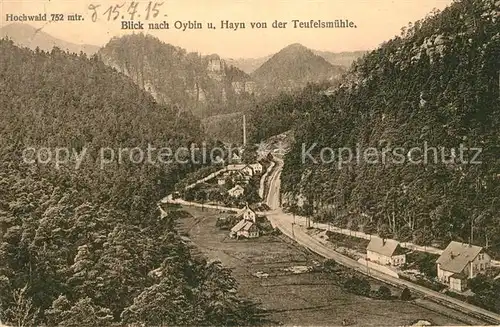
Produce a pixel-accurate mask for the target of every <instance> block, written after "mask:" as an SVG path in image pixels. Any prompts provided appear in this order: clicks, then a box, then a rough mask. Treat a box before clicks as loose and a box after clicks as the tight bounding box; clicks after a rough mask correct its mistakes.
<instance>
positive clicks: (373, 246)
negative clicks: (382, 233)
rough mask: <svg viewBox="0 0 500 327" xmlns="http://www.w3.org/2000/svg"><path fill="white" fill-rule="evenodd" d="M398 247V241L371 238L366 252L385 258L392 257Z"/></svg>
mask: <svg viewBox="0 0 500 327" xmlns="http://www.w3.org/2000/svg"><path fill="white" fill-rule="evenodd" d="M398 247H399V242H398V241H395V240H389V239H381V238H379V237H372V239H371V241H370V243H369V244H368V247H367V248H366V250H367V251H372V252H375V253H378V254H381V255H384V256H386V257H392V256H393V255H395V254H398V253H396V252H397V250H398Z"/></svg>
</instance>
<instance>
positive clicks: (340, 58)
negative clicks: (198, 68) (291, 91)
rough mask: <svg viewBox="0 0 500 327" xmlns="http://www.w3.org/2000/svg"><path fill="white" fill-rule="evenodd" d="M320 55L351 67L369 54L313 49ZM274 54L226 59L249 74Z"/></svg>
mask: <svg viewBox="0 0 500 327" xmlns="http://www.w3.org/2000/svg"><path fill="white" fill-rule="evenodd" d="M311 50H312V51H313V52H314V53H315V54H317V55H318V56H321V57H323V58H324V59H325V60H326V61H328V62H329V63H330V64H332V65H334V66H344V67H346V68H349V67H350V66H351V64H352V63H353V62H354V61H356V60H357V59H358V58H361V57H362V56H363V55H365V54H367V53H368V51H343V52H332V51H321V50H314V49H311ZM272 56H273V55H272V54H271V55H268V56H265V57H259V58H235V59H233V58H226V59H225V60H226V61H227V62H228V63H229V64H231V65H232V66H235V67H237V68H239V69H241V70H242V71H244V72H245V73H247V74H252V73H253V72H254V71H256V70H257V69H258V68H259V67H260V66H262V64H264V63H265V62H266V61H268V60H269V59H271V57H272Z"/></svg>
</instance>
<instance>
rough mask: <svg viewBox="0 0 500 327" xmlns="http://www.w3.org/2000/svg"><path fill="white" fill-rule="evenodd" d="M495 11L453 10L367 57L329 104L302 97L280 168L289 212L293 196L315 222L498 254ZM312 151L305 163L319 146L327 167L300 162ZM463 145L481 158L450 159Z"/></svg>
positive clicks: (499, 66)
mask: <svg viewBox="0 0 500 327" xmlns="http://www.w3.org/2000/svg"><path fill="white" fill-rule="evenodd" d="M499 12H500V2H499V1H498V0H495V1H492V0H480V1H472V0H464V1H457V2H455V3H453V4H452V5H451V6H450V7H449V8H446V9H445V10H443V12H440V13H434V14H432V15H429V16H428V17H426V18H425V19H423V20H421V21H418V22H415V23H413V24H410V25H409V26H408V27H407V28H405V32H404V33H403V35H401V36H400V37H396V38H394V39H392V40H390V41H388V42H386V43H385V44H384V45H382V46H381V47H380V48H379V49H377V50H375V51H372V52H371V53H370V54H369V55H367V56H366V57H365V58H364V59H363V60H362V61H360V62H359V63H357V64H356V65H355V66H354V67H353V69H352V71H351V72H350V73H349V75H348V78H347V79H346V80H344V82H343V85H342V87H341V88H340V89H339V90H337V91H336V92H335V93H334V94H333V95H331V96H330V97H328V96H321V95H311V98H310V99H311V100H310V101H309V102H307V105H308V107H307V108H306V107H304V108H302V112H304V114H302V115H300V117H299V118H297V119H296V120H295V122H296V123H297V126H296V128H295V130H296V133H295V138H296V143H295V145H294V148H293V150H292V152H291V153H290V154H289V155H288V156H287V158H286V164H285V167H284V170H283V175H282V178H283V181H282V187H283V191H284V192H285V194H284V198H285V199H288V204H289V205H292V204H293V203H294V198H295V197H296V196H298V195H299V194H301V195H304V196H305V197H306V198H307V199H308V201H306V207H307V208H305V209H304V210H306V212H308V214H313V213H314V215H316V219H318V220H329V221H332V222H333V223H335V224H337V225H340V226H350V227H352V228H366V229H367V230H369V229H370V230H373V229H375V230H377V229H378V230H379V232H380V233H384V234H385V235H393V236H395V237H398V238H399V239H401V240H409V239H413V240H414V241H416V242H417V243H420V244H422V243H424V244H425V243H428V242H431V241H432V240H437V241H441V242H442V243H443V244H446V243H447V242H448V241H449V240H450V239H455V240H463V241H468V240H469V239H470V236H471V234H472V235H473V242H474V243H477V244H480V245H488V246H492V245H495V246H498V244H499V243H500V227H499V226H500V201H498V194H500V175H499V173H500V160H499V158H500V152H499V147H498V144H500V143H499V141H500V132H499V131H500V103H499V98H500V94H499V90H500V87H499V72H500V61H499V58H500V24H499V19H500V17H499V14H498V13H499ZM278 107H279V106H278ZM294 110H297V109H296V108H295V109H294ZM298 111H299V112H300V109H299V110H298ZM314 144H317V145H316V146H315V147H314V149H313V150H312V151H310V152H307V151H306V152H307V153H310V154H311V156H312V157H313V158H314V159H315V160H320V152H321V149H322V148H323V147H327V148H330V149H333V151H334V152H333V153H334V156H335V157H334V160H333V161H332V162H329V163H325V162H323V163H321V161H319V162H320V163H319V164H314V163H313V160H311V159H310V157H309V156H308V155H306V156H305V157H304V153H305V152H304V150H303V147H305V149H309V148H310V147H311V146H312V145H314ZM461 145H462V147H465V148H469V149H473V148H481V153H480V155H479V157H477V158H474V156H475V155H476V153H477V151H475V152H474V150H470V151H469V152H465V153H464V156H463V157H462V158H460V154H459V149H460V146H461ZM414 147H417V148H418V149H420V152H418V150H417V151H414V152H412V154H410V155H411V156H412V157H411V158H412V160H413V163H412V162H410V160H409V159H408V157H405V155H406V154H407V153H408V152H409V150H411V149H412V148H414ZM341 148H348V149H351V152H352V154H353V157H352V159H351V160H350V161H349V160H348V159H349V158H348V151H347V150H344V152H343V153H342V154H339V152H338V151H337V150H338V149H341ZM368 148H373V149H374V150H369V151H371V153H373V152H375V155H373V154H372V155H371V156H370V155H368V158H367V155H364V156H363V151H365V150H366V149H368ZM397 148H401V149H402V150H396V152H402V153H403V156H400V155H395V154H394V150H395V149H397ZM432 148H435V150H433V149H432ZM357 149H360V153H361V155H360V156H359V158H360V160H357V159H356V151H357ZM384 149H387V150H388V151H389V155H388V156H386V157H385V159H383V158H384V157H382V155H381V153H382V150H384ZM452 149H454V150H452ZM325 153H326V159H325V158H324V159H325V160H326V161H329V160H330V159H331V152H330V151H329V150H328V151H326V152H323V154H324V155H325ZM442 153H443V154H444V155H442ZM424 154H425V155H426V156H425V157H424ZM436 157H437V159H436ZM303 158H306V159H305V160H303ZM339 158H341V159H342V160H344V161H349V163H346V162H344V163H340V164H339V161H340V160H339ZM473 159H476V160H474V162H471V161H472V160H473ZM383 160H384V161H383ZM419 160H420V163H418V162H419ZM415 162H417V163H415ZM472 225H473V226H474V230H473V233H471V226H472Z"/></svg>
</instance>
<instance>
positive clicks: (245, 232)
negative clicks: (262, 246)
mask: <svg viewBox="0 0 500 327" xmlns="http://www.w3.org/2000/svg"><path fill="white" fill-rule="evenodd" d="M236 218H241V220H240V221H239V222H238V223H237V224H236V225H235V226H234V227H233V228H231V232H230V233H229V236H230V237H233V238H234V237H240V236H243V237H246V238H255V237H259V227H258V226H257V214H256V213H255V211H253V210H252V209H250V208H249V207H248V204H247V205H246V206H245V208H243V209H242V210H240V212H238V214H237V215H236Z"/></svg>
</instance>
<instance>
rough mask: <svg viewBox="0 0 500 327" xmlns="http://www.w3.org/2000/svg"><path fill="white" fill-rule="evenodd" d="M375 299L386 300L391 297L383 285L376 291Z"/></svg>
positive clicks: (388, 290)
mask: <svg viewBox="0 0 500 327" xmlns="http://www.w3.org/2000/svg"><path fill="white" fill-rule="evenodd" d="M377 297H378V298H379V299H383V300H388V299H390V298H391V297H392V293H391V290H390V289H389V287H387V286H385V285H381V286H380V287H379V288H378V290H377Z"/></svg>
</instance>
